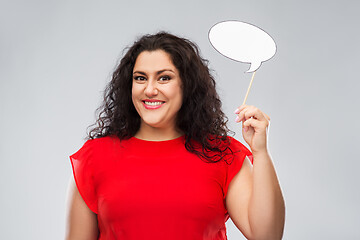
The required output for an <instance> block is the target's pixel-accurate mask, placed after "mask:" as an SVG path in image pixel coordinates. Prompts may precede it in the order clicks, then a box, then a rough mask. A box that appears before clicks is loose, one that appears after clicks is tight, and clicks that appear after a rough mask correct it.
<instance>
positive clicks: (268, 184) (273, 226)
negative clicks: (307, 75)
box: [225, 105, 285, 239]
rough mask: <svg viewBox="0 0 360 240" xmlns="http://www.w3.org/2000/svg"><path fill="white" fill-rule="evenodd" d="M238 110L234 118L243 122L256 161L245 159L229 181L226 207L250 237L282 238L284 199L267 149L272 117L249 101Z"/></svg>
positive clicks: (236, 223) (243, 131)
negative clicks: (248, 103)
mask: <svg viewBox="0 0 360 240" xmlns="http://www.w3.org/2000/svg"><path fill="white" fill-rule="evenodd" d="M235 114H238V116H237V117H236V120H235V121H236V122H242V134H243V138H244V140H245V141H246V143H247V144H248V145H249V147H250V148H251V151H252V153H253V162H254V165H253V166H252V165H251V163H250V160H249V159H248V158H246V159H245V161H244V163H243V166H242V168H241V170H240V171H239V172H238V173H237V174H236V175H235V177H234V178H233V179H232V181H231V183H230V185H229V189H228V195H227V197H226V199H225V202H226V207H227V209H228V212H229V215H230V217H231V219H232V221H233V222H234V224H235V225H236V226H237V228H238V229H239V230H240V231H241V232H242V233H243V234H244V236H245V237H246V238H247V239H281V238H282V235H283V230H284V223H285V203H284V199H283V196H282V193H281V188H280V185H279V182H278V179H277V176H276V172H275V168H274V165H273V163H272V160H271V157H270V154H269V152H268V149H267V128H268V126H269V123H270V117H269V116H268V115H266V114H265V113H263V112H261V111H260V110H259V109H258V108H256V107H254V106H248V105H242V106H240V107H239V108H237V109H236V111H235Z"/></svg>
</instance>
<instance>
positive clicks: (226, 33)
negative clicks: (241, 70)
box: [209, 21, 276, 73]
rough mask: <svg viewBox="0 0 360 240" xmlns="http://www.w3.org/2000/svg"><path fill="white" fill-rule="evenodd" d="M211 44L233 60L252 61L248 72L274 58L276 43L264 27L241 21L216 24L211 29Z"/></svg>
mask: <svg viewBox="0 0 360 240" xmlns="http://www.w3.org/2000/svg"><path fill="white" fill-rule="evenodd" d="M209 40H210V42H211V45H212V46H213V47H214V48H215V49H216V50H217V51H218V52H219V53H221V54H222V55H224V56H225V57H228V58H230V59H232V60H235V61H239V62H244V63H250V64H251V65H250V68H249V69H248V70H247V71H246V72H248V73H249V72H254V71H256V70H257V69H258V68H259V67H260V65H261V63H262V62H265V61H267V60H269V59H270V58H272V56H274V55H275V52H276V44H275V42H274V40H273V39H272V37H271V36H270V35H269V34H267V33H266V32H265V31H263V30H262V29H260V28H258V27H256V26H254V25H251V24H249V23H244V22H240V21H225V22H220V23H217V24H215V25H214V26H213V27H212V28H211V29H210V31H209Z"/></svg>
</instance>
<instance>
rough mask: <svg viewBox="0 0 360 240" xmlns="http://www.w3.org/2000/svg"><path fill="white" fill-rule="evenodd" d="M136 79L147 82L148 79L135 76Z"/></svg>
mask: <svg viewBox="0 0 360 240" xmlns="http://www.w3.org/2000/svg"><path fill="white" fill-rule="evenodd" d="M134 79H135V80H137V81H145V80H146V78H145V77H143V76H135V77H134Z"/></svg>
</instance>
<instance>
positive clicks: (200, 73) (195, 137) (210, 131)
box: [87, 32, 233, 163]
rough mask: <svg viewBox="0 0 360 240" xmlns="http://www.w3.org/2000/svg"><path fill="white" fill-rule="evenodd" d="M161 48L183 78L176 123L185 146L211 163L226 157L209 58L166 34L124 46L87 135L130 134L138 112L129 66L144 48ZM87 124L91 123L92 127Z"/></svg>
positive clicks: (223, 128) (123, 136) (222, 117)
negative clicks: (183, 136) (124, 50)
mask: <svg viewBox="0 0 360 240" xmlns="http://www.w3.org/2000/svg"><path fill="white" fill-rule="evenodd" d="M155 50H163V51H165V52H166V53H168V54H169V55H170V57H171V60H172V62H173V64H174V66H175V67H176V68H177V70H178V71H179V74H180V79H181V81H182V90H183V104H182V106H181V108H180V110H179V112H178V114H177V119H176V126H177V128H178V129H180V130H181V131H182V132H183V133H184V134H185V148H186V149H187V150H188V151H189V152H192V153H195V154H196V155H198V156H199V157H200V158H202V159H203V160H205V161H206V162H209V163H215V162H218V161H220V160H221V159H226V158H224V157H225V156H227V155H229V153H231V155H232V153H233V152H232V150H231V149H230V148H229V144H230V143H229V138H228V133H230V132H231V133H233V132H232V131H230V130H229V129H228V128H227V126H226V123H227V122H228V119H227V117H226V116H225V114H224V113H223V111H222V110H221V101H220V98H219V96H218V94H217V92H216V83H215V80H214V78H213V76H212V75H211V74H210V71H209V68H208V61H207V60H206V59H203V58H202V57H201V56H200V52H199V48H198V47H197V45H196V44H195V43H193V42H191V41H190V40H188V39H185V38H180V37H177V36H175V35H172V34H170V33H167V32H159V33H157V34H154V35H144V36H142V37H141V38H139V39H138V40H137V41H135V43H134V44H133V45H132V46H131V47H130V48H128V49H127V52H126V54H125V55H124V57H123V58H122V59H121V61H120V64H119V65H118V66H117V68H116V70H115V71H114V73H113V75H112V79H111V81H110V82H109V83H108V85H107V86H106V89H105V92H104V101H103V103H102V105H101V106H100V107H99V108H98V109H97V112H99V114H98V116H99V117H98V119H97V121H96V123H95V124H93V125H91V126H94V125H96V126H95V127H94V128H93V129H92V130H91V131H90V132H89V133H88V136H87V139H94V138H100V137H105V136H109V135H116V136H118V137H119V138H120V140H121V139H128V138H131V137H133V136H134V135H135V134H136V133H137V131H138V130H139V128H140V122H141V119H140V116H139V114H138V113H137V111H136V109H135V107H134V105H133V102H132V96H131V90H132V81H133V80H132V78H133V68H134V65H135V61H136V59H137V57H138V55H139V54H140V53H141V52H143V51H155ZM91 126H89V127H91Z"/></svg>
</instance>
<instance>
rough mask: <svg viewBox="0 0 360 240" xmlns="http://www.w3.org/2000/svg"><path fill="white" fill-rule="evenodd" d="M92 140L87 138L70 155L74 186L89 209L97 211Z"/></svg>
mask: <svg viewBox="0 0 360 240" xmlns="http://www.w3.org/2000/svg"><path fill="white" fill-rule="evenodd" d="M93 143H94V142H93V140H91V139H90V140H88V141H86V142H85V143H84V145H83V146H82V147H81V148H80V149H79V150H78V151H77V152H76V153H74V154H72V155H71V156H69V157H70V162H71V166H72V170H73V174H74V179H75V183H76V186H77V188H78V190H79V193H80V195H81V197H82V198H83V200H84V202H85V203H86V205H87V206H88V207H89V208H90V210H91V211H93V212H94V213H97V197H96V192H95V186H94V161H93V158H94V156H93Z"/></svg>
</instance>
